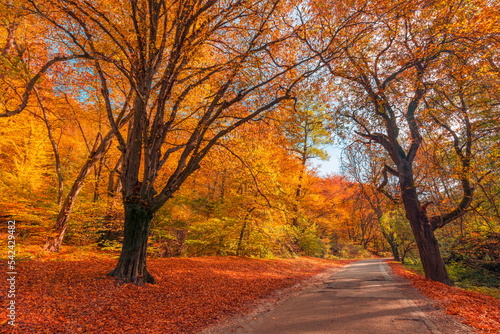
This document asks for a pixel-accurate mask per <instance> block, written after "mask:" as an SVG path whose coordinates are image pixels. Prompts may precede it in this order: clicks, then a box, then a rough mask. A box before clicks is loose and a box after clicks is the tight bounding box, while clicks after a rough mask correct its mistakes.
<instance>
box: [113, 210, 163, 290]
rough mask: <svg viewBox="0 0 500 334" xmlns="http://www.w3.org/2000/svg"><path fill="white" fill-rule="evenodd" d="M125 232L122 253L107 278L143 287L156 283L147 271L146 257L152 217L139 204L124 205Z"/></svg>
mask: <svg viewBox="0 0 500 334" xmlns="http://www.w3.org/2000/svg"><path fill="white" fill-rule="evenodd" d="M124 207H125V230H124V239H123V246H122V251H121V254H120V259H119V260H118V264H117V265H116V268H115V269H113V270H112V271H111V272H110V273H109V276H113V277H117V278H118V279H119V280H120V281H121V282H123V283H134V284H137V285H144V284H145V283H152V284H154V283H156V281H155V279H154V277H153V276H152V275H151V274H150V273H149V272H148V271H147V268H146V256H147V247H148V237H149V226H150V223H151V219H152V218H153V215H152V214H151V213H150V212H149V211H148V210H147V208H146V207H145V206H144V205H143V204H141V203H127V202H125V203H124Z"/></svg>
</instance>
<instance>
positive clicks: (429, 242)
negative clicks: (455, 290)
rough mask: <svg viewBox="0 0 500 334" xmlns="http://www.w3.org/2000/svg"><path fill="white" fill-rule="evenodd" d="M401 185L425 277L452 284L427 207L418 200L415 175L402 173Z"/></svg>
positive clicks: (407, 215) (407, 216)
mask: <svg viewBox="0 0 500 334" xmlns="http://www.w3.org/2000/svg"><path fill="white" fill-rule="evenodd" d="M400 187H401V194H402V199H403V204H404V207H405V212H406V218H407V219H408V221H409V222H410V226H411V228H412V231H413V235H414V236H415V241H416V243H417V247H418V251H419V255H420V260H421V261H422V267H423V268H424V272H425V277H427V278H429V279H431V280H434V281H438V282H441V283H444V284H446V285H452V283H451V281H450V278H449V276H448V271H447V270H446V266H445V263H444V261H443V258H442V257H441V253H440V251H439V244H438V241H437V239H436V236H435V235H434V228H433V227H432V225H431V224H430V222H429V218H428V217H427V213H426V212H425V209H422V207H421V205H420V202H419V201H418V197H417V191H416V188H415V186H414V182H413V177H412V176H411V175H402V176H401V177H400Z"/></svg>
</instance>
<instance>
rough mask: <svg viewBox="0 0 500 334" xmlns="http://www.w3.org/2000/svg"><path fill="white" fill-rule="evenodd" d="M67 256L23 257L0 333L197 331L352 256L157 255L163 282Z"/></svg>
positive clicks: (153, 267) (156, 269) (156, 271)
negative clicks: (124, 278)
mask: <svg viewBox="0 0 500 334" xmlns="http://www.w3.org/2000/svg"><path fill="white" fill-rule="evenodd" d="M64 257H65V254H62V257H60V258H59V261H57V260H52V259H51V260H46V259H45V260H43V259H42V260H35V261H33V260H24V261H21V262H20V263H18V265H17V267H18V268H17V271H18V275H17V286H16V290H17V293H16V327H15V328H14V329H12V327H11V326H10V325H8V324H7V320H8V319H7V317H6V315H3V314H2V316H1V318H0V332H1V333H47V334H49V333H50V334H53V333H71V334H75V333H103V334H104V333H137V334H139V333H141V334H144V333H195V332H197V331H199V330H201V329H203V328H205V327H207V326H208V325H210V324H212V323H214V322H216V321H217V320H219V319H221V318H222V317H226V316H230V315H234V314H236V313H244V312H247V311H248V310H250V309H251V308H252V307H253V306H254V305H256V303H257V301H259V300H261V299H262V298H264V297H268V296H269V295H272V293H273V292H274V291H277V290H280V289H283V288H288V287H291V286H294V285H295V284H297V283H298V282H301V281H303V280H305V279H307V278H309V277H311V276H314V275H317V274H318V273H321V272H323V271H325V270H327V269H330V268H340V267H342V266H344V265H346V264H348V263H350V262H352V261H349V260H321V259H314V258H297V259H273V260H264V259H247V258H240V257H204V258H169V259H152V260H149V262H148V268H149V271H150V272H151V273H152V274H153V275H154V276H155V278H156V280H157V282H158V283H157V284H154V285H151V284H147V285H146V286H143V287H137V286H135V285H132V284H125V285H117V283H116V280H115V279H114V278H111V277H107V276H106V273H107V272H109V271H110V270H111V269H112V268H113V266H114V265H115V264H116V259H113V260H111V259H102V255H100V257H98V258H91V256H88V257H87V258H88V259H86V260H85V259H84V260H81V259H80V260H77V261H75V260H73V261H70V260H67V259H64ZM55 259H57V258H55ZM2 299H3V300H2V305H5V296H3V295H2ZM5 311H6V308H5V307H4V308H3V312H5Z"/></svg>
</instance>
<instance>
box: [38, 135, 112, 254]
mask: <svg viewBox="0 0 500 334" xmlns="http://www.w3.org/2000/svg"><path fill="white" fill-rule="evenodd" d="M113 137H114V134H113V133H111V132H110V133H108V135H107V136H106V137H104V139H103V140H102V141H101V143H100V145H97V144H98V140H99V136H98V139H96V142H95V144H94V149H93V150H92V152H91V153H90V156H89V158H88V159H87V161H86V162H85V164H84V165H83V167H82V169H81V170H80V173H79V174H78V176H77V178H76V179H75V182H73V185H72V186H71V189H70V190H69V193H68V195H67V196H66V199H65V200H64V203H63V205H62V207H61V209H60V210H59V215H58V216H57V220H56V224H55V226H54V233H55V234H56V236H55V237H50V238H49V239H48V240H47V242H46V243H45V245H44V246H43V249H44V250H46V251H49V252H58V251H59V249H60V248H61V244H62V241H63V239H64V236H65V234H66V230H67V225H68V221H69V217H70V215H71V210H72V209H73V205H74V204H75V201H76V198H77V197H78V194H79V193H80V190H82V187H83V183H84V181H85V178H86V177H87V175H88V174H89V173H90V171H91V169H92V167H93V166H94V165H95V164H96V163H97V162H98V161H99V159H100V158H101V156H102V155H103V154H105V153H106V151H107V150H108V148H109V146H110V144H111V141H112V139H113Z"/></svg>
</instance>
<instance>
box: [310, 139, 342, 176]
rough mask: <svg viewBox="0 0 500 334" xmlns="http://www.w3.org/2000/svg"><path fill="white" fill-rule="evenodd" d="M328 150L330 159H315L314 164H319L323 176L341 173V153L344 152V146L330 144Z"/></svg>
mask: <svg viewBox="0 0 500 334" xmlns="http://www.w3.org/2000/svg"><path fill="white" fill-rule="evenodd" d="M326 151H327V152H328V155H329V156H330V159H329V160H328V161H321V160H318V159H313V160H312V163H313V165H314V166H319V168H318V171H319V174H320V175H322V176H326V175H327V174H330V173H335V174H340V154H341V153H342V147H340V146H328V147H327V148H326Z"/></svg>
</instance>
